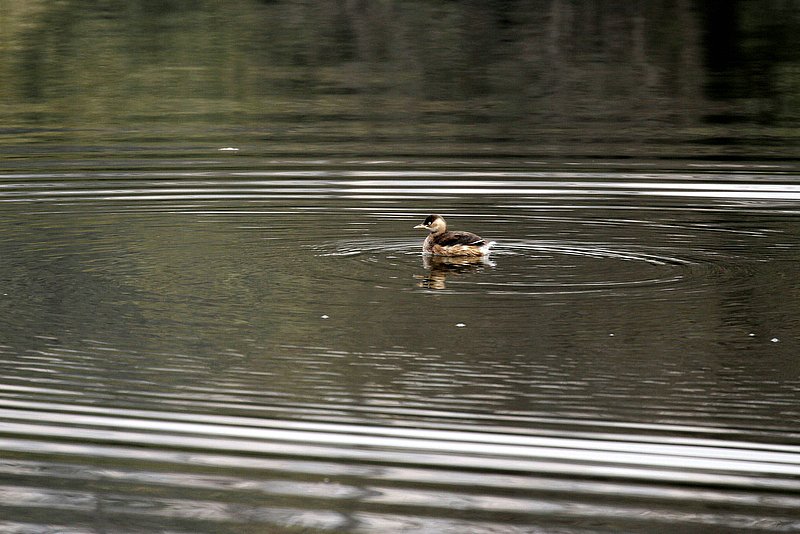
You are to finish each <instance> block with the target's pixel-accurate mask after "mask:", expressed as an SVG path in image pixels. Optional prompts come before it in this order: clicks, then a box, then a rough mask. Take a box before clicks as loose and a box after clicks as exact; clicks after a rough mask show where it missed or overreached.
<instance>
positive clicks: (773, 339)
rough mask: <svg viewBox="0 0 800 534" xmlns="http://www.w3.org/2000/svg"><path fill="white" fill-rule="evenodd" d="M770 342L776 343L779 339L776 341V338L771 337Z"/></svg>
mask: <svg viewBox="0 0 800 534" xmlns="http://www.w3.org/2000/svg"><path fill="white" fill-rule="evenodd" d="M770 341H772V342H773V343H777V342H778V341H780V339H778V338H777V337H773V338H772V339H770Z"/></svg>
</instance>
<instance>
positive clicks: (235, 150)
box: [218, 146, 239, 152]
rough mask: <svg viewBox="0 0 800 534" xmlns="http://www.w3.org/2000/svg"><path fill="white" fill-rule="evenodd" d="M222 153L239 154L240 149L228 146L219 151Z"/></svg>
mask: <svg viewBox="0 0 800 534" xmlns="http://www.w3.org/2000/svg"><path fill="white" fill-rule="evenodd" d="M218 150H219V151H220V152H239V149H238V148H236V147H232V146H226V147H222V148H219V149H218Z"/></svg>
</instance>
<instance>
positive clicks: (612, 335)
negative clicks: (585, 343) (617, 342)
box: [608, 332, 616, 337]
mask: <svg viewBox="0 0 800 534" xmlns="http://www.w3.org/2000/svg"><path fill="white" fill-rule="evenodd" d="M615 335H616V334H614V332H611V333H610V334H608V337H614V336H615Z"/></svg>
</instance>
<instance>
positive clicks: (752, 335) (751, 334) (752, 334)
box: [747, 332, 756, 337]
mask: <svg viewBox="0 0 800 534" xmlns="http://www.w3.org/2000/svg"><path fill="white" fill-rule="evenodd" d="M747 335H748V336H750V337H756V335H755V334H754V333H753V332H750V333H749V334H747Z"/></svg>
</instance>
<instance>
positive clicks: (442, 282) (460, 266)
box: [416, 254, 495, 289]
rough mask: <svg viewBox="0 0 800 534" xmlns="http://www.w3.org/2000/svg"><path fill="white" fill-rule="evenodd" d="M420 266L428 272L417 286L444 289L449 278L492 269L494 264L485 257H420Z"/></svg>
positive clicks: (421, 277) (420, 277)
mask: <svg viewBox="0 0 800 534" xmlns="http://www.w3.org/2000/svg"><path fill="white" fill-rule="evenodd" d="M422 266H423V267H425V269H427V270H428V271H429V272H428V274H427V275H424V276H417V277H416V278H419V279H421V281H420V282H419V283H418V284H417V285H418V286H419V287H422V288H425V289H445V287H446V282H447V278H448V277H449V276H453V277H457V276H460V275H463V274H469V273H478V272H480V271H482V270H484V269H485V268H486V267H494V266H495V263H494V262H493V261H491V260H489V258H488V257H486V256H431V255H427V254H426V255H424V256H422Z"/></svg>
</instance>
